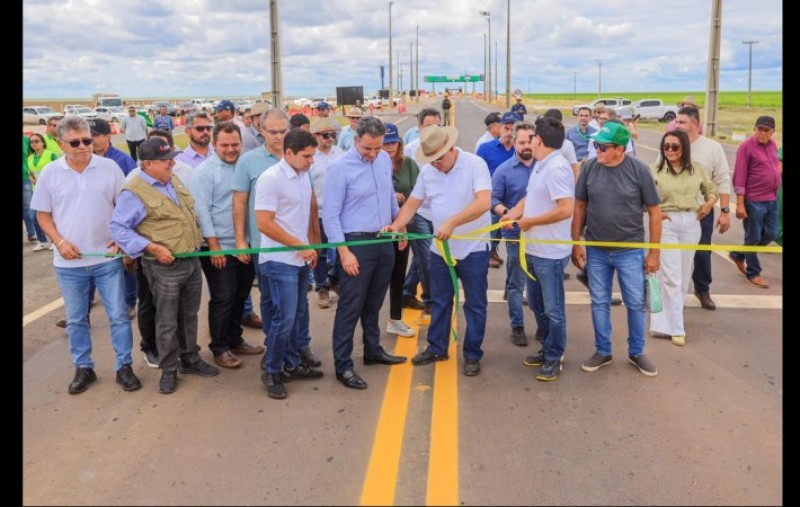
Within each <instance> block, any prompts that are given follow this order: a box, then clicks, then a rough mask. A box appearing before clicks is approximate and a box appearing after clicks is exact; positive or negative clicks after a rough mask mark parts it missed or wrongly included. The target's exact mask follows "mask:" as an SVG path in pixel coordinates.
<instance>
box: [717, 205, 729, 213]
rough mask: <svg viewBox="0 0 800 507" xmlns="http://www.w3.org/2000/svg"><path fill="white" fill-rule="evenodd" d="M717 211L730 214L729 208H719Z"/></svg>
mask: <svg viewBox="0 0 800 507" xmlns="http://www.w3.org/2000/svg"><path fill="white" fill-rule="evenodd" d="M719 210H720V211H721V212H723V213H730V212H731V209H730V208H729V207H727V206H725V207H724V208H720V209H719Z"/></svg>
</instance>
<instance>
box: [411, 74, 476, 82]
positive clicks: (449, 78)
mask: <svg viewBox="0 0 800 507" xmlns="http://www.w3.org/2000/svg"><path fill="white" fill-rule="evenodd" d="M424 81H425V82H426V83H477V82H480V81H483V74H480V75H477V76H475V75H472V74H462V75H460V76H425V79H424Z"/></svg>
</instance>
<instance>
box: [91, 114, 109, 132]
mask: <svg viewBox="0 0 800 507" xmlns="http://www.w3.org/2000/svg"><path fill="white" fill-rule="evenodd" d="M89 130H91V132H92V135H93V136H96V135H99V134H110V133H111V126H110V125H109V124H108V122H107V121H105V120H103V119H102V118H92V119H91V120H89Z"/></svg>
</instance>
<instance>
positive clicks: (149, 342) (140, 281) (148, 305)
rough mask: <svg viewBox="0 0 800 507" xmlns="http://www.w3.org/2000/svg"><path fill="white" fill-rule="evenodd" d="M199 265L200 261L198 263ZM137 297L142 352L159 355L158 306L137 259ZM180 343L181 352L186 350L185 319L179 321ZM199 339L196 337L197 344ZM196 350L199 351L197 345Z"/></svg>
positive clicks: (140, 261)
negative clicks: (157, 337)
mask: <svg viewBox="0 0 800 507" xmlns="http://www.w3.org/2000/svg"><path fill="white" fill-rule="evenodd" d="M198 263H199V261H198ZM136 287H137V292H136V296H137V299H138V302H139V304H138V306H137V309H136V310H137V318H138V321H139V322H138V325H139V334H140V335H141V337H142V341H141V342H139V347H140V348H141V349H142V352H148V351H152V352H154V353H155V354H158V344H157V342H156V305H155V303H154V302H153V293H152V292H150V283H149V282H148V281H147V277H146V276H145V275H144V268H143V267H142V258H141V257H139V258H138V259H136ZM177 324H178V343H179V345H180V348H181V350H185V349H186V331H185V330H184V329H183V319H178V321H177ZM196 341H197V337H196V336H195V342H196ZM195 349H196V350H199V349H200V347H198V346H197V345H196V344H195Z"/></svg>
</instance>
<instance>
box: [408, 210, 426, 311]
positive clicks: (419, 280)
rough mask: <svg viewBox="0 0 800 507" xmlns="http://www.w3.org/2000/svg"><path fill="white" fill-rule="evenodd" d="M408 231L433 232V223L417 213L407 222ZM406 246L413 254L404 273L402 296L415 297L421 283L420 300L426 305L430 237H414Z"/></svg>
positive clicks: (418, 232)
mask: <svg viewBox="0 0 800 507" xmlns="http://www.w3.org/2000/svg"><path fill="white" fill-rule="evenodd" d="M406 228H407V230H408V232H413V233H416V234H433V223H432V222H431V221H430V220H427V219H425V218H423V217H422V215H420V214H419V213H417V214H415V215H414V218H412V219H411V221H410V222H408V226H407V227H406ZM408 247H409V248H410V249H411V253H413V254H414V255H413V256H412V257H411V267H410V268H409V269H408V274H407V275H406V281H405V287H404V288H403V295H404V296H412V297H417V285H419V284H422V301H423V302H424V303H425V304H426V305H427V304H430V302H431V281H430V265H431V239H430V238H428V239H415V240H412V241H409V242H408Z"/></svg>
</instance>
